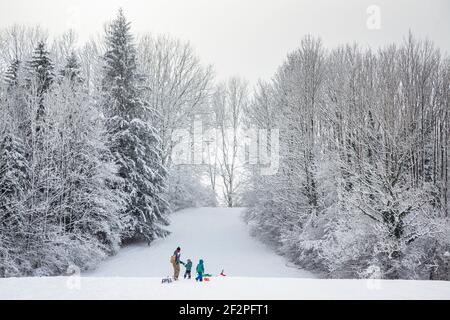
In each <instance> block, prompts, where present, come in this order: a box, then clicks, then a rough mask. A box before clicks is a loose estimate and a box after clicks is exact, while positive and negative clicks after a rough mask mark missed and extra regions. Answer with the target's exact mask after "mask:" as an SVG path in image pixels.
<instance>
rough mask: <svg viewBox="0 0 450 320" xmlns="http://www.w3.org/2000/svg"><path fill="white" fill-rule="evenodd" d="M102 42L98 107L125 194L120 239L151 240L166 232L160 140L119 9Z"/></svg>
mask: <svg viewBox="0 0 450 320" xmlns="http://www.w3.org/2000/svg"><path fill="white" fill-rule="evenodd" d="M106 45H107V50H106V53H105V55H104V59H105V67H104V78H103V89H104V92H103V108H104V112H105V114H106V116H107V118H108V120H107V128H108V132H109V135H110V143H109V145H110V149H111V152H112V153H113V155H114V156H115V159H116V163H117V164H118V166H119V172H118V175H119V176H120V177H121V178H122V179H123V180H124V183H123V191H124V192H125V193H126V195H127V196H126V202H127V205H126V209H125V210H124V211H123V213H122V217H121V218H122V228H123V229H122V239H123V240H124V241H128V240H133V239H145V240H147V241H148V242H151V241H152V240H154V239H155V238H157V237H161V236H165V235H167V231H165V230H164V229H163V226H164V225H167V224H168V221H167V218H166V214H167V211H168V203H167V202H166V200H165V199H164V198H163V195H164V191H165V188H166V187H165V184H166V175H167V173H166V169H165V168H164V166H163V165H162V160H161V150H160V138H159V136H158V134H157V132H156V131H155V130H154V127H153V125H152V121H154V120H155V117H156V114H155V112H154V111H153V110H152V109H151V108H150V107H149V106H148V105H147V104H146V103H145V102H144V101H143V100H142V99H141V92H140V89H139V77H138V74H137V71H136V49H135V45H134V43H133V36H132V34H131V33H130V23H129V22H127V20H126V18H125V16H124V14H123V11H122V10H120V11H119V13H118V15H117V17H116V19H115V20H114V21H113V22H112V23H111V24H110V26H109V28H108V29H107V31H106Z"/></svg>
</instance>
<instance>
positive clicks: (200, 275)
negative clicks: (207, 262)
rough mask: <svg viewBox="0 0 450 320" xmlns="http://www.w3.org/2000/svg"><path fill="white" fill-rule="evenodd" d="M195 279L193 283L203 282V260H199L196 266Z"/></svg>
mask: <svg viewBox="0 0 450 320" xmlns="http://www.w3.org/2000/svg"><path fill="white" fill-rule="evenodd" d="M196 271H197V278H195V281H203V273H205V266H204V265H203V260H202V259H200V261H199V262H198V264H197V269H196Z"/></svg>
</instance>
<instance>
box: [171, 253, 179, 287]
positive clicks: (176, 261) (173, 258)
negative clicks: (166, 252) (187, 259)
mask: <svg viewBox="0 0 450 320" xmlns="http://www.w3.org/2000/svg"><path fill="white" fill-rule="evenodd" d="M180 252H181V248H180V247H178V248H177V249H176V250H175V251H174V252H173V255H172V256H171V257H170V262H171V263H172V266H173V279H174V280H178V276H179V275H180V262H181V261H180V256H181V253H180Z"/></svg>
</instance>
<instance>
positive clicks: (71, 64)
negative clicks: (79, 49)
mask: <svg viewBox="0 0 450 320" xmlns="http://www.w3.org/2000/svg"><path fill="white" fill-rule="evenodd" d="M59 75H60V76H61V77H62V78H66V79H69V80H70V82H71V83H72V84H80V83H82V82H83V79H82V77H81V65H80V62H79V61H78V58H77V55H76V53H75V52H73V51H72V53H71V54H70V55H69V56H68V57H67V59H66V64H65V65H64V68H63V69H61V70H60V72H59Z"/></svg>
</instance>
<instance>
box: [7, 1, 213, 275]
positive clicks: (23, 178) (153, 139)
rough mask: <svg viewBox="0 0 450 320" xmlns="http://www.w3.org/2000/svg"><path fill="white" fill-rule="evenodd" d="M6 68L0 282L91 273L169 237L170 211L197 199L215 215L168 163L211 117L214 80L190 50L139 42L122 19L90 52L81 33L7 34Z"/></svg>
mask: <svg viewBox="0 0 450 320" xmlns="http://www.w3.org/2000/svg"><path fill="white" fill-rule="evenodd" d="M1 65H3V66H4V69H3V72H2V75H3V81H1V85H0V277H11V276H23V275H26V276H37V275H39V276H41V275H56V274H61V273H64V272H65V271H66V270H67V268H68V267H69V266H71V265H75V266H77V267H79V268H81V269H86V268H90V267H93V266H95V265H96V263H98V262H99V261H100V260H101V259H103V258H105V257H106V256H108V255H112V254H114V253H116V252H117V250H118V249H119V247H120V246H121V245H122V244H125V243H128V242H131V241H147V242H148V243H150V242H152V241H153V240H154V239H155V238H157V237H163V236H165V235H167V234H168V232H167V231H166V229H165V226H166V225H168V223H169V220H168V213H169V212H170V210H171V208H170V204H169V202H171V203H173V205H172V209H178V208H183V207H187V206H194V205H203V202H202V201H201V200H200V199H199V197H195V196H194V195H193V194H195V192H197V193H201V194H202V196H203V198H202V199H203V200H204V202H207V203H208V204H211V205H215V203H216V202H215V195H214V193H213V192H212V191H210V190H209V189H208V188H206V187H203V189H201V190H193V189H192V187H193V186H195V183H194V182H193V181H198V180H196V173H195V172H194V171H193V170H189V168H181V169H180V168H177V167H175V166H173V165H172V164H171V159H170V154H171V149H172V147H173V142H172V141H171V139H170V138H171V134H172V131H173V130H175V128H176V126H183V125H188V124H189V121H190V118H191V116H192V115H193V114H195V113H196V112H197V111H198V110H199V109H201V108H204V107H205V101H206V99H207V97H208V92H209V88H210V85H211V81H212V71H211V68H210V67H204V66H202V65H201V63H200V61H199V59H198V58H197V56H196V55H195V52H194V51H193V49H192V48H191V46H190V45H189V44H187V43H181V42H180V41H178V40H175V39H172V38H169V37H165V36H160V37H152V36H147V35H144V36H142V37H140V38H138V39H135V38H134V37H133V35H132V33H131V30H130V23H129V22H127V20H126V18H125V16H124V14H123V12H122V11H121V10H120V11H119V13H118V15H117V17H116V18H115V19H114V20H113V21H112V22H111V23H110V24H108V25H107V27H106V28H105V35H104V36H103V37H102V38H101V39H100V40H97V41H90V42H88V43H87V44H85V45H84V46H83V47H77V46H76V35H75V34H74V33H73V32H67V33H65V34H64V35H63V36H62V37H60V38H56V39H54V41H53V42H50V41H49V40H48V36H47V34H46V32H45V31H43V29H41V28H39V27H35V28H30V27H21V26H13V27H10V28H7V29H4V30H1V31H0V66H1ZM0 70H1V69H0ZM180 175H181V177H182V178H180ZM189 181H190V182H189ZM197 184H198V185H199V186H201V184H200V183H199V182H197Z"/></svg>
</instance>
